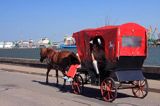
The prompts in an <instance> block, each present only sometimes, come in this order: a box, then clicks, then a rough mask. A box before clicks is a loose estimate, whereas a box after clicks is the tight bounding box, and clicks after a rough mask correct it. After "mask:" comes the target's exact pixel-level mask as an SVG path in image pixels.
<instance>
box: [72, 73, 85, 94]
mask: <svg viewBox="0 0 160 106" xmlns="http://www.w3.org/2000/svg"><path fill="white" fill-rule="evenodd" d="M83 85H84V83H83V78H82V76H81V75H79V74H77V75H75V77H74V78H73V81H72V90H73V92H74V93H75V94H81V93H82V92H83Z"/></svg>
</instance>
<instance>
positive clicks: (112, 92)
mask: <svg viewBox="0 0 160 106" xmlns="http://www.w3.org/2000/svg"><path fill="white" fill-rule="evenodd" d="M100 89H101V95H102V97H103V99H104V100H105V101H107V102H112V101H114V100H115V99H116V97H117V88H116V85H115V82H114V80H113V79H112V78H106V79H104V80H103V81H102V83H101V86H100Z"/></svg>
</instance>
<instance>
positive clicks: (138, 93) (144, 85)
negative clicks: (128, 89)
mask: <svg viewBox="0 0 160 106" xmlns="http://www.w3.org/2000/svg"><path fill="white" fill-rule="evenodd" d="M133 85H134V86H135V87H133V88H132V92H133V95H134V96H135V97H138V98H144V97H146V96H147V94H148V82H147V80H146V79H144V80H140V81H133Z"/></svg>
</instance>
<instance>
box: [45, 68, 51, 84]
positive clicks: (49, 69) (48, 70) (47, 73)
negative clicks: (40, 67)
mask: <svg viewBox="0 0 160 106" xmlns="http://www.w3.org/2000/svg"><path fill="white" fill-rule="evenodd" d="M50 71H51V68H50V67H49V66H48V67H47V72H46V84H48V75H49V72H50Z"/></svg>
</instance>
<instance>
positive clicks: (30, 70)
mask: <svg viewBox="0 0 160 106" xmlns="http://www.w3.org/2000/svg"><path fill="white" fill-rule="evenodd" d="M0 70H5V71H9V72H21V73H26V74H35V75H43V76H45V75H46V71H47V70H46V69H45V68H35V67H29V66H22V65H13V64H2V63H1V64H0ZM59 75H60V76H62V74H61V72H59ZM49 76H55V71H54V70H51V72H50V74H49ZM148 84H149V91H150V92H156V93H160V80H155V79H148Z"/></svg>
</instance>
